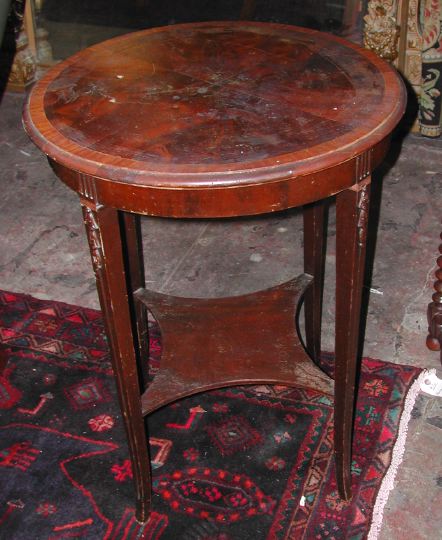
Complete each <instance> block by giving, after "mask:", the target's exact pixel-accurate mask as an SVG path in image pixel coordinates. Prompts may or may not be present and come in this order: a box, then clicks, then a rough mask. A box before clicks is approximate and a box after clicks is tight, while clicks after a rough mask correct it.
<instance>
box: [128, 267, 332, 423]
mask: <svg viewBox="0 0 442 540" xmlns="http://www.w3.org/2000/svg"><path fill="white" fill-rule="evenodd" d="M310 281H311V276H308V275H307V274H302V275H301V276H299V277H297V278H296V279H293V280H291V281H289V282H287V283H283V284H282V285H278V286H276V287H272V288H270V289H266V290H264V291H259V292H255V293H252V294H246V295H241V296H232V297H228V298H215V299H206V298H180V297H176V296H170V295H165V294H161V293H157V292H152V291H148V290H145V289H139V290H137V291H136V292H135V294H134V296H135V298H136V299H137V300H139V301H141V302H143V303H144V304H145V305H146V306H147V308H148V309H149V310H150V311H151V312H152V314H153V315H154V317H155V318H156V319H157V321H158V324H159V326H160V331H161V335H162V340H163V351H162V356H161V361H160V368H159V371H158V373H157V374H156V376H155V378H154V380H153V382H152V383H151V384H150V386H149V387H148V389H147V391H146V392H144V394H143V395H142V398H141V403H142V413H143V415H146V414H148V413H150V412H152V411H153V410H155V409H158V408H159V407H162V406H163V405H166V404H167V403H171V402H173V401H175V400H177V399H180V398H183V397H185V396H189V395H192V394H195V393H198V392H203V391H206V390H211V389H214V388H222V387H228V386H236V385H246V384H262V383H267V384H283V385H287V386H303V387H308V388H313V389H316V390H318V391H320V392H324V393H327V394H333V388H334V383H333V380H332V379H330V378H329V377H328V375H326V374H325V373H324V372H323V371H321V370H320V369H319V368H318V367H317V366H316V365H315V364H314V363H313V361H312V360H311V359H310V357H309V356H308V354H307V353H306V351H305V350H304V347H303V346H302V344H301V341H300V339H299V336H298V334H297V331H296V315H297V311H298V306H299V303H300V298H301V296H302V295H303V293H304V291H305V289H306V287H307V286H308V285H309V283H310Z"/></svg>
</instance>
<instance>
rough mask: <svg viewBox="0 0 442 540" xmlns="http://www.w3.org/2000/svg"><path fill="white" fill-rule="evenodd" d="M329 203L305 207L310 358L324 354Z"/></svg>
mask: <svg viewBox="0 0 442 540" xmlns="http://www.w3.org/2000/svg"><path fill="white" fill-rule="evenodd" d="M327 210H328V205H327V203H326V202H325V201H318V202H315V203H313V204H308V205H306V206H304V209H303V217H304V272H305V273H306V274H310V275H312V276H313V281H312V283H311V284H310V286H309V287H308V289H307V290H306V292H305V294H304V313H305V338H306V346H307V351H308V353H309V354H310V356H311V358H312V359H313V360H315V361H319V358H320V355H321V320H322V297H323V290H324V270H325V245H326V242H325V238H326V236H325V233H326V227H327Z"/></svg>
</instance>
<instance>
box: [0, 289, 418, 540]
mask: <svg viewBox="0 0 442 540" xmlns="http://www.w3.org/2000/svg"><path fill="white" fill-rule="evenodd" d="M0 338H1V341H2V342H3V345H4V346H6V352H7V355H8V359H9V361H8V364H7V367H6V369H5V370H4V372H3V373H2V374H1V375H2V376H1V377H0V412H1V415H0V416H1V422H0V433H1V436H0V485H1V489H0V537H1V538H7V539H8V540H15V539H17V540H18V539H20V540H25V539H26V540H29V539H31V538H32V539H39V540H49V539H51V540H54V539H61V538H85V539H90V540H101V539H109V540H123V539H127V540H129V539H151V540H153V539H162V540H171V539H173V540H176V539H182V540H238V539H239V540H246V539H251V538H253V539H254V540H259V539H278V540H279V539H308V540H310V539H315V540H316V539H318V540H320V539H328V540H331V539H335V540H337V539H352V540H360V539H363V538H366V537H367V536H368V535H370V538H375V537H376V533H377V530H378V528H379V524H380V521H381V518H382V508H383V504H384V503H385V500H386V496H387V494H388V490H389V489H390V488H391V485H392V481H393V479H394V472H395V469H396V464H397V462H398V461H400V457H401V452H402V451H403V444H404V438H405V433H406V425H407V422H408V418H409V415H410V412H411V408H412V406H413V403H414V399H415V396H416V394H417V384H416V378H417V377H418V375H419V373H420V370H419V369H417V368H413V367H409V366H401V365H395V364H390V363H388V362H382V361H380V360H371V359H365V360H364V362H363V366H362V373H361V385H360V388H361V390H360V394H359V398H358V405H357V417H356V432H355V442H354V452H353V464H352V469H353V484H354V486H353V488H354V497H353V499H352V501H351V503H347V502H345V501H343V500H341V499H340V498H339V496H338V493H337V489H336V483H335V478H334V465H333V459H332V457H333V451H332V449H333V441H332V433H333V431H332V419H333V408H332V402H331V401H330V399H329V398H328V397H326V396H324V395H322V394H319V393H316V392H314V391H304V390H298V389H288V388H286V387H278V386H276V387H270V386H260V387H253V388H250V387H249V388H244V387H241V388H232V389H227V390H222V391H213V392H208V393H205V394H200V395H197V396H194V397H192V398H190V399H185V400H182V401H180V402H178V403H176V404H174V405H171V406H169V407H166V408H164V409H162V410H160V411H158V412H156V413H154V414H152V415H151V416H150V417H149V422H148V424H149V430H150V445H151V457H152V467H153V474H154V492H155V496H154V511H153V513H152V514H151V517H150V520H149V522H148V523H147V524H146V525H144V526H141V525H139V524H138V523H137V522H136V521H135V519H134V513H133V510H134V509H133V492H132V481H131V478H132V471H131V467H130V462H129V461H128V455H127V447H126V443H125V436H124V430H123V426H122V421H121V416H120V413H119V410H118V406H117V403H116V398H115V388H114V381H113V377H112V370H111V367H110V363H109V353H108V349H107V344H106V339H105V337H104V334H103V326H102V320H101V315H100V313H99V312H97V311H93V310H90V309H84V308H80V307H76V306H71V305H67V304H62V303H58V302H51V301H43V300H37V299H35V298H32V297H30V296H26V295H21V294H13V293H7V292H0ZM150 351H151V367H152V370H153V371H154V370H155V368H157V367H158V362H159V356H160V340H159V336H158V334H157V332H156V331H155V328H153V329H152V332H151V343H150ZM324 365H325V366H326V367H327V366H329V367H330V366H331V365H332V358H331V357H330V356H326V357H325V358H324ZM392 462H393V463H394V466H390V465H391V463H392ZM370 530H371V532H370Z"/></svg>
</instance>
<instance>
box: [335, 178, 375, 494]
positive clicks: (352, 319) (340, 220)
mask: <svg viewBox="0 0 442 540" xmlns="http://www.w3.org/2000/svg"><path fill="white" fill-rule="evenodd" d="M369 198H370V177H368V178H367V179H365V180H364V181H363V182H362V183H361V184H360V185H358V186H355V188H352V189H348V190H346V191H343V192H341V193H339V194H338V195H337V197H336V343H335V354H336V359H335V431H334V433H335V435H334V436H335V457H336V477H337V482H338V489H339V493H340V496H341V497H342V498H344V499H349V498H350V497H351V469H350V467H351V446H352V430H353V417H354V401H355V377H356V363H357V355H358V342H359V325H360V311H361V298H362V286H363V278H364V266H365V246H366V238H367V223H368V209H369Z"/></svg>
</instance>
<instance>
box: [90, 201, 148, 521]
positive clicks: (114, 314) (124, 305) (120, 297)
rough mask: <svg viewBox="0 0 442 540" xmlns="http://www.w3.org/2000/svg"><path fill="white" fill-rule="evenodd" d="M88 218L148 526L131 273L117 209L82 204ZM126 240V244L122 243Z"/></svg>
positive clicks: (139, 511) (139, 503) (140, 506)
mask: <svg viewBox="0 0 442 540" xmlns="http://www.w3.org/2000/svg"><path fill="white" fill-rule="evenodd" d="M82 207H83V216H84V222H85V225H86V232H87V236H88V240H89V247H90V251H91V257H92V264H93V267H94V271H95V277H96V281H97V289H98V294H99V298H100V304H101V309H102V311H103V317H104V321H105V326H106V332H107V336H108V339H109V344H110V348H111V353H112V366H113V370H114V374H115V379H116V385H117V392H118V397H119V401H120V407H121V411H122V416H123V420H124V425H125V428H126V433H127V439H128V445H129V453H130V457H131V462H132V471H133V477H134V483H135V489H136V518H137V520H138V521H140V522H145V521H146V520H147V518H148V516H149V510H150V502H151V480H150V461H149V450H148V446H147V437H146V432H145V425H144V419H143V416H142V414H141V399H140V395H141V393H140V384H139V377H138V372H137V363H136V353H135V347H134V334H135V329H134V324H133V321H132V318H131V304H130V300H129V297H130V292H128V289H127V284H128V283H129V282H130V279H129V277H130V276H129V271H128V268H127V263H126V260H125V256H124V253H125V252H127V248H126V246H124V245H123V241H124V239H125V235H124V234H121V233H122V227H121V225H122V223H121V215H120V214H119V212H118V211H117V210H115V209H113V208H109V207H103V206H97V207H95V206H94V205H93V204H91V203H90V202H89V201H85V200H82ZM122 240H123V241H122Z"/></svg>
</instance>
